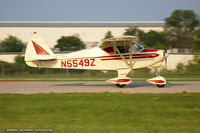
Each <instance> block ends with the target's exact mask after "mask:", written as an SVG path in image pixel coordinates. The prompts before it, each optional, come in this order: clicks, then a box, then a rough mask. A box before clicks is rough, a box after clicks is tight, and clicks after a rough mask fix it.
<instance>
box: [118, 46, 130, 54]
mask: <svg viewBox="0 0 200 133" xmlns="http://www.w3.org/2000/svg"><path fill="white" fill-rule="evenodd" d="M117 49H118V50H119V52H120V53H129V49H130V46H129V45H124V46H117ZM116 53H117V54H118V52H117V51H116Z"/></svg>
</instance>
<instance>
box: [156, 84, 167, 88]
mask: <svg viewBox="0 0 200 133" xmlns="http://www.w3.org/2000/svg"><path fill="white" fill-rule="evenodd" d="M156 86H157V87H159V88H163V87H164V86H165V85H156Z"/></svg>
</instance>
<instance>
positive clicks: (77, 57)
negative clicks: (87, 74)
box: [26, 47, 164, 70]
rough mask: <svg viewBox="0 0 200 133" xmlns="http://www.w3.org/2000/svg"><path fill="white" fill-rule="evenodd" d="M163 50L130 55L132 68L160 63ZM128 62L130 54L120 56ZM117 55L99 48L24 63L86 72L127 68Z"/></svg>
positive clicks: (143, 51)
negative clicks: (52, 58)
mask: <svg viewBox="0 0 200 133" xmlns="http://www.w3.org/2000/svg"><path fill="white" fill-rule="evenodd" d="M163 52H164V51H163V50H149V49H147V50H146V51H145V50H142V51H140V52H137V53H133V54H132V63H133V65H132V68H131V69H138V68H146V67H151V66H153V65H156V64H157V63H160V62H162V61H163V59H164V55H163ZM122 55H123V57H124V59H125V60H127V61H130V58H129V57H130V54H122ZM124 59H122V58H121V56H120V55H119V54H114V53H113V54H109V53H107V52H105V51H104V50H102V49H101V48H99V47H93V48H90V49H84V50H80V51H76V52H72V53H68V54H63V55H56V59H55V60H46V61H26V63H27V65H29V66H31V67H38V66H39V67H41V68H63V69H88V70H118V69H121V68H128V65H127V63H126V62H125V61H124Z"/></svg>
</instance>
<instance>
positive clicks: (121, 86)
mask: <svg viewBox="0 0 200 133" xmlns="http://www.w3.org/2000/svg"><path fill="white" fill-rule="evenodd" d="M116 86H117V87H119V88H123V87H125V86H126V85H125V84H116Z"/></svg>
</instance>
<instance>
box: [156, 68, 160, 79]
mask: <svg viewBox="0 0 200 133" xmlns="http://www.w3.org/2000/svg"><path fill="white" fill-rule="evenodd" d="M156 76H158V77H159V76H160V68H158V69H157V72H156Z"/></svg>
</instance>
